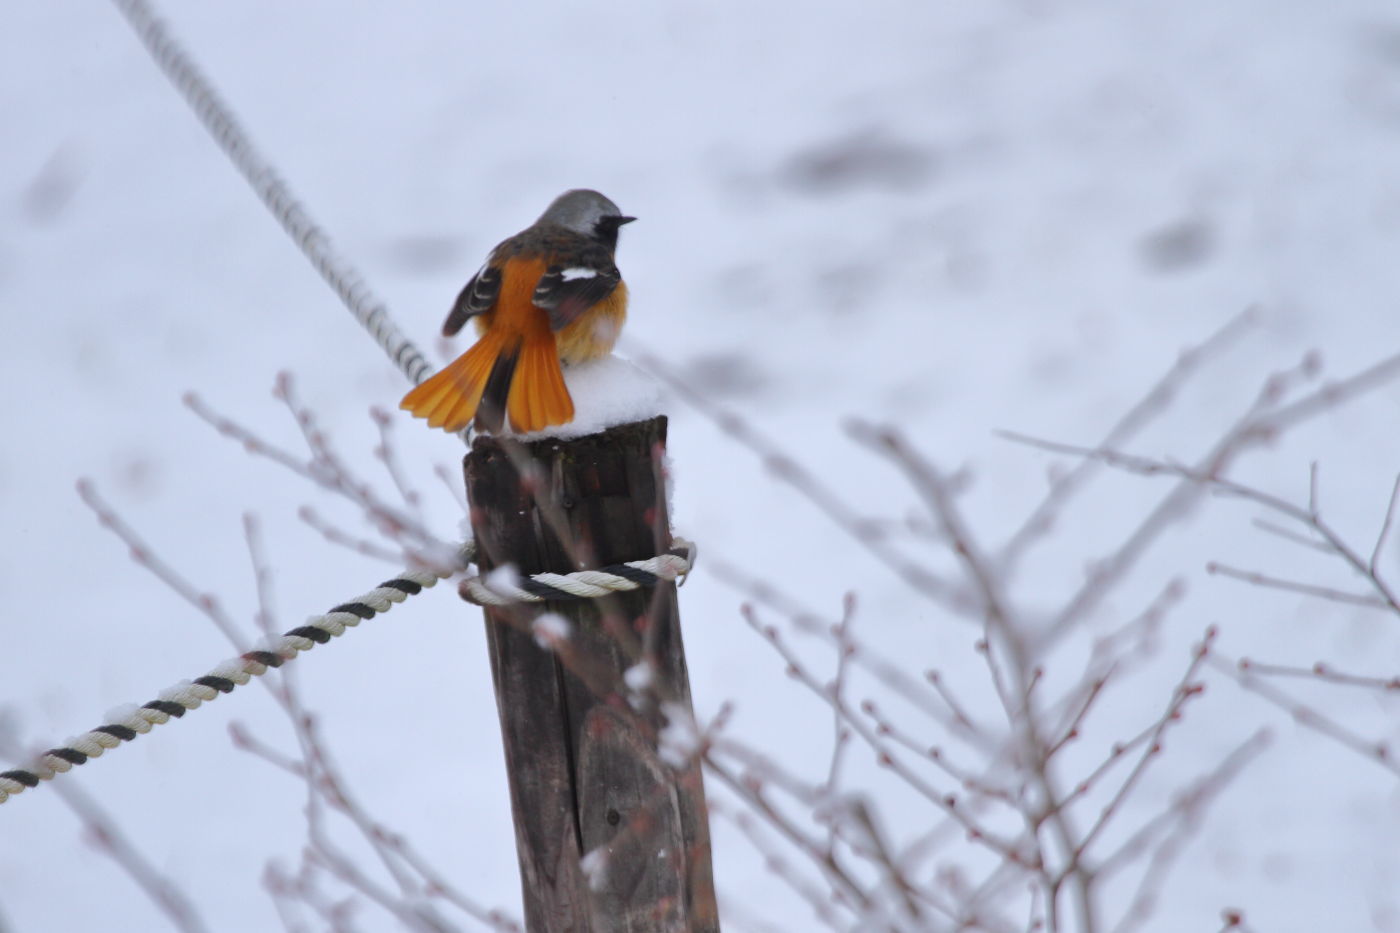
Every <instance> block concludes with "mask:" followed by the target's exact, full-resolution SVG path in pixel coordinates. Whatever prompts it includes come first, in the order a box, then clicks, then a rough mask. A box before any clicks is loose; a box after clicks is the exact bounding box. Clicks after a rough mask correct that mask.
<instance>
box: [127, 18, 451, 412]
mask: <svg viewBox="0 0 1400 933" xmlns="http://www.w3.org/2000/svg"><path fill="white" fill-rule="evenodd" d="M113 2H114V3H115V4H116V5H117V8H118V9H120V10H121V12H122V13H123V15H125V16H126V18H127V21H128V22H130V23H131V27H132V28H133V29H134V30H135V31H136V34H137V36H138V37H139V38H140V39H141V42H142V44H143V45H145V47H146V50H147V51H148V52H149V53H150V55H151V57H152V58H154V59H155V61H156V64H158V65H159V66H160V68H161V70H162V71H164V72H165V76H166V77H167V78H169V79H170V82H171V83H172V84H174V85H175V88H176V90H178V91H179V92H180V93H181V94H182V95H183V96H184V98H185V102H186V103H188V104H189V106H190V108H191V109H192V110H193V111H194V112H195V116H197V117H199V120H200V122H201V123H203V124H204V128H205V129H206V130H208V131H209V135H211V136H213V137H214V141H215V142H216V143H218V145H219V148H220V149H222V150H223V151H224V155H226V156H228V158H229V160H230V161H232V162H233V164H234V166H235V167H236V168H237V169H238V171H239V172H241V173H242V175H243V177H244V178H245V179H246V180H247V182H248V184H249V185H250V186H252V188H253V191H254V192H255V193H256V194H257V195H258V197H259V198H260V199H261V200H262V202H263V204H264V206H266V207H267V209H268V210H269V211H270V212H271V213H272V215H273V216H274V217H276V218H277V222H278V223H280V224H281V225H282V229H283V230H285V231H286V232H287V235H288V236H290V237H291V238H292V239H293V240H294V241H295V242H296V244H297V247H298V248H299V249H300V250H301V252H302V254H303V255H304V256H306V258H307V259H308V260H309V261H310V262H311V264H312V265H313V266H314V267H315V268H316V271H317V272H319V273H320V274H321V278H323V279H325V280H326V283H327V284H328V285H330V286H331V288H332V289H334V290H335V293H336V294H337V295H339V296H340V300H341V302H342V303H344V305H345V307H346V308H348V309H349V310H350V313H351V314H353V315H354V316H355V319H356V320H358V321H359V322H360V324H361V325H363V326H364V328H365V329H366V330H367V331H369V333H370V336H372V337H373V338H374V340H375V343H377V344H379V346H380V348H381V349H382V350H383V351H384V352H385V353H387V354H388V355H389V358H390V359H391V360H393V361H394V364H395V365H396V366H398V368H399V369H400V370H402V372H403V374H404V375H405V376H407V377H408V378H409V379H410V380H411V381H412V382H413V384H414V385H417V384H418V383H420V382H422V381H423V380H424V379H426V378H427V377H428V375H429V374H430V373H432V371H433V366H432V364H431V363H429V362H428V361H427V360H426V359H424V358H423V354H421V353H419V352H418V348H417V347H416V346H414V345H413V343H412V342H411V341H410V340H409V339H408V338H407V337H405V336H404V335H403V333H402V332H400V330H399V329H398V327H397V326H395V324H394V322H393V320H392V319H391V318H390V317H389V309H388V306H386V305H385V304H384V302H383V301H382V300H381V299H380V298H379V297H378V296H377V295H375V294H374V292H373V291H371V290H370V287H369V286H368V285H367V284H365V280H364V277H363V276H361V275H360V274H359V272H357V271H356V270H355V268H354V267H353V266H351V265H350V263H348V262H347V261H345V260H344V259H343V258H342V257H340V256H339V255H337V254H336V252H335V250H334V249H333V248H332V247H331V243H330V238H329V237H327V236H326V234H325V231H323V230H322V229H321V227H320V225H319V224H317V223H316V222H315V221H314V220H312V219H311V217H310V215H308V214H307V212H306V209H305V208H304V207H302V205H301V202H300V201H299V200H297V198H296V197H295V196H294V195H293V194H292V193H291V191H290V190H289V189H288V188H287V185H286V183H285V182H284V181H282V179H281V178H280V177H279V176H278V175H277V172H276V170H275V169H273V167H272V165H271V164H270V163H269V162H268V161H267V160H266V159H265V158H263V156H262V155H261V154H260V153H259V152H258V150H257V149H255V148H254V147H253V143H252V141H251V140H250V139H249V137H248V134H247V132H246V131H244V129H243V127H242V125H240V124H239V122H238V119H237V118H236V117H235V116H234V115H233V111H232V110H231V109H230V108H229V106H228V105H227V104H226V103H225V102H224V100H223V98H221V97H220V96H219V94H218V92H217V91H215V90H214V87H213V85H212V84H211V83H210V82H209V79H208V78H207V77H206V76H205V75H204V73H203V72H202V71H201V70H200V69H199V67H198V66H197V65H196V64H195V63H194V61H193V60H192V59H191V58H190V57H189V56H188V55H187V54H186V53H185V50H184V49H183V48H181V46H180V44H179V43H178V42H176V41H175V40H174V39H172V38H171V36H170V34H169V32H168V31H167V30H166V27H165V23H164V21H163V20H161V18H160V17H159V16H157V15H156V14H155V12H154V11H153V10H152V9H151V6H150V4H148V3H147V2H146V0H113Z"/></svg>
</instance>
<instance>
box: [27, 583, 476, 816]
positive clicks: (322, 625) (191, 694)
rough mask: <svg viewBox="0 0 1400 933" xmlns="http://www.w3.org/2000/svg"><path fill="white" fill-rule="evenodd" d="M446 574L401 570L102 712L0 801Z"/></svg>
mask: <svg viewBox="0 0 1400 933" xmlns="http://www.w3.org/2000/svg"><path fill="white" fill-rule="evenodd" d="M448 575H449V574H445V573H444V574H439V573H435V572H430V571H421V570H406V571H404V572H403V573H401V574H399V575H398V576H397V577H394V578H393V579H392V580H386V581H385V582H384V583H381V584H380V585H379V586H377V587H375V588H374V589H372V590H370V591H369V592H368V593H365V594H364V595H363V596H359V597H357V598H355V599H352V600H350V601H349V602H346V603H341V604H340V605H339V606H336V607H335V608H334V609H332V610H331V611H330V612H327V613H324V614H322V615H317V616H312V617H311V618H309V619H307V620H306V624H305V625H302V626H300V627H298V628H294V629H292V630H291V631H290V632H287V633H285V634H283V635H277V636H274V637H272V638H270V639H267V640H265V641H264V643H263V644H262V645H261V646H260V647H258V648H255V649H253V650H251V651H246V652H244V653H243V654H242V655H240V656H238V657H236V658H229V659H228V660H227V661H224V662H222V663H220V664H217V665H215V666H214V667H213V668H211V669H210V671H209V673H207V674H205V675H204V676H202V677H196V678H195V679H194V680H182V681H180V682H179V683H177V684H174V685H172V686H170V687H167V688H166V689H164V690H162V691H161V692H160V694H159V696H158V698H157V699H155V700H152V701H150V702H149V703H146V704H143V705H141V706H135V705H128V706H125V707H119V708H118V709H116V710H113V711H112V712H111V713H109V714H108V718H107V721H106V723H104V724H103V725H101V726H98V727H97V728H96V729H93V730H91V731H89V732H85V733H83V734H82V735H79V736H76V737H74V738H71V739H69V740H68V741H67V742H65V743H63V744H62V745H60V746H58V747H56V748H51V749H49V750H48V751H47V752H44V753H43V754H41V755H39V756H38V758H37V759H35V760H34V761H33V762H31V763H30V764H29V765H27V766H26V767H24V768H16V769H13V770H9V771H5V772H3V773H0V803H4V802H5V801H6V800H8V799H9V798H10V797H13V796H14V795H16V794H19V793H23V792H24V791H25V790H26V789H28V788H30V787H35V786H37V785H38V784H39V782H41V781H49V780H52V779H53V778H54V776H55V775H58V774H63V773H64V772H66V771H69V770H70V769H72V768H73V766H74V765H80V764H83V763H84V762H86V761H87V760H88V759H89V758H99V757H101V755H102V753H103V752H105V751H106V750H108V749H110V748H116V747H117V746H118V745H121V744H122V743H123V742H129V741H131V740H132V739H134V738H136V736H138V735H145V734H146V733H147V732H150V731H151V727H152V726H159V725H163V724H165V723H167V722H169V721H170V720H171V719H172V718H179V717H181V716H183V715H185V711H186V710H192V709H199V707H200V704H202V703H207V702H209V701H210V700H214V699H217V698H218V696H219V694H221V693H230V692H232V690H233V688H234V687H239V686H242V685H244V684H246V683H247V682H248V681H249V680H250V679H252V678H254V677H260V676H262V675H263V674H265V673H267V671H268V670H269V669H271V668H274V667H281V666H282V664H283V663H284V662H286V661H290V660H291V659H292V658H295V657H296V656H297V655H298V654H300V653H301V652H303V651H310V650H311V649H312V648H314V647H316V646H317V645H318V644H324V643H325V642H328V641H330V640H331V639H332V638H335V637H337V636H339V635H342V634H344V632H345V630H346V629H347V628H353V627H354V626H356V625H359V624H360V622H361V621H362V620H364V619H370V618H373V617H374V616H375V615H378V614H379V613H382V612H388V611H389V610H390V609H392V608H393V607H394V605H395V604H396V603H401V602H403V601H404V600H405V599H407V598H408V597H409V596H412V595H415V594H417V593H419V592H421V591H422V590H424V589H427V588H430V587H432V586H433V585H435V584H436V583H437V581H438V579H439V578H440V577H444V576H448Z"/></svg>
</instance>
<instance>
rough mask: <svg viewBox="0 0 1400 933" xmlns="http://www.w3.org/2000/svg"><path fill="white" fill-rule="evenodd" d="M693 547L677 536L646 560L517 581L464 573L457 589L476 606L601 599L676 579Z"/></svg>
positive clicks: (690, 560) (689, 563)
mask: <svg viewBox="0 0 1400 933" xmlns="http://www.w3.org/2000/svg"><path fill="white" fill-rule="evenodd" d="M695 555H696V548H695V545H694V544H693V543H691V542H690V541H687V540H685V539H684V538H676V539H674V540H673V542H672V546H671V549H670V550H668V551H667V552H666V553H664V554H658V555H657V556H656V557H649V558H647V559H646V560H629V561H627V562H626V563H624V564H613V565H611V566H608V567H600V568H598V569H597V570H579V571H575V572H574V573H567V574H559V573H536V574H531V575H530V576H528V577H525V578H524V579H522V580H520V581H519V582H515V581H509V580H503V579H499V578H495V577H492V576H491V575H487V577H486V578H482V577H467V578H466V579H465V580H463V581H462V582H461V584H460V585H459V587H458V592H459V593H461V594H462V598H463V599H465V600H466V601H467V602H470V603H475V604H476V605H478V606H509V605H512V604H514V603H542V602H545V601H555V602H559V601H570V600H578V599H600V598H602V597H604V596H608V595H611V594H613V593H619V592H627V591H630V590H637V589H641V588H643V587H651V586H655V585H656V584H657V583H659V582H660V581H662V580H675V579H676V578H677V577H684V576H685V575H686V574H688V573H690V568H691V567H693V566H695Z"/></svg>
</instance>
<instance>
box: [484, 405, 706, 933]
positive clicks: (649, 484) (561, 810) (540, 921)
mask: <svg viewBox="0 0 1400 933" xmlns="http://www.w3.org/2000/svg"><path fill="white" fill-rule="evenodd" d="M665 444H666V419H665V418H664V417H659V418H656V419H654V420H651V421H645V422H637V423H635V424H629V425H623V426H621V427H617V428H613V429H612V430H609V431H606V432H604V433H602V434H594V435H590V436H587V437H581V438H577V439H572V440H542V441H535V442H532V443H528V444H522V443H520V442H518V441H512V440H509V439H497V438H492V437H479V438H477V439H476V441H475V442H474V443H473V444H472V449H471V453H469V454H468V455H467V458H466V477H467V496H468V499H469V501H470V502H471V504H472V509H471V521H472V530H473V533H474V534H475V537H476V541H477V547H478V561H479V563H480V566H481V568H482V570H483V571H489V570H491V569H492V568H494V567H499V566H501V565H504V564H513V565H514V566H515V567H516V568H517V569H518V570H519V572H520V573H522V574H532V573H539V572H542V571H552V572H555V573H568V572H571V571H574V570H580V569H585V568H586V567H588V568H591V567H600V566H604V565H607V564H616V563H620V562H622V561H629V560H643V559H646V558H649V557H652V556H654V555H656V554H658V553H661V552H662V551H664V550H665V549H666V548H668V547H670V545H671V533H670V518H669V514H668V511H667V507H666V493H665V479H664V476H663V469H662V463H661V457H662V456H663V455H664V451H665ZM544 612H552V613H556V614H558V615H561V616H563V617H565V618H566V619H567V620H568V621H569V624H570V634H569V637H568V638H567V640H566V641H564V642H562V643H560V644H559V645H558V646H557V648H556V650H553V651H551V650H547V649H546V648H544V647H542V646H541V645H540V644H539V643H537V641H536V639H535V638H534V637H533V636H532V635H531V631H530V623H531V622H532V621H533V620H534V619H535V618H537V617H538V616H539V615H540V614H542V613H544ZM679 623H680V615H679V612H678V610H677V606H676V590H675V585H674V584H671V583H662V584H661V585H660V586H658V587H656V588H654V589H653V590H651V591H647V590H642V591H638V592H634V593H625V594H619V595H617V596H610V597H607V598H605V599H603V600H582V601H576V602H566V603H565V602H561V603H546V604H544V605H543V608H540V607H539V606H538V604H537V605H536V606H533V607H529V608H526V607H523V606H514V607H510V608H506V609H487V610H486V624H487V638H488V641H489V645H490V651H491V673H492V676H493V678H494V681H495V686H496V702H497V704H498V707H499V711H500V717H501V732H502V736H503V738H504V741H505V753H506V767H507V769H508V771H509V781H510V791H511V806H512V810H513V813H514V817H515V835H516V846H517V854H518V856H519V860H520V875H521V884H522V887H523V889H524V903H525V923H526V927H527V929H528V930H529V931H530V933H563V931H570V933H612V931H619V933H621V931H628V933H643V931H645V933H663V931H666V933H669V931H687V933H689V931H697V933H709V931H715V933H717V931H718V930H719V920H718V912H717V909H716V906H715V895H714V884H713V881H712V879H711V871H710V839H709V825H708V817H707V813H706V809H705V795H704V788H703V786H702V784H701V776H700V769H699V766H698V765H692V766H690V767H688V768H686V769H684V770H682V771H680V772H676V771H675V770H673V769H672V768H671V767H670V766H668V765H667V764H665V763H664V762H662V761H661V759H660V758H659V756H658V754H657V751H656V741H657V740H656V736H657V731H658V729H659V728H660V727H661V726H662V725H663V724H664V720H663V717H662V716H661V714H660V712H659V710H658V709H657V708H655V705H654V704H651V703H645V702H644V703H642V704H640V705H641V706H642V708H641V709H634V708H633V705H632V704H630V703H629V701H628V699H627V697H628V695H629V691H628V688H627V687H625V686H624V684H623V680H622V677H623V673H624V672H625V671H627V670H628V669H629V668H632V667H633V666H634V665H636V664H637V663H638V661H639V660H641V658H642V657H645V658H647V659H648V660H649V661H650V663H651V665H652V667H653V669H654V670H655V671H656V675H655V678H654V692H651V693H649V695H650V696H651V697H652V698H658V697H659V698H660V699H662V700H665V701H667V702H679V703H683V704H684V708H685V709H686V710H689V709H690V684H689V678H688V676H687V674H686V666H685V653H684V649H683V647H682V644H681V632H680V625H679ZM633 695H634V696H635V694H633ZM592 852H599V853H602V855H601V857H599V856H594V858H595V859H597V860H598V861H597V862H595V867H597V870H590V871H589V872H587V873H586V872H585V871H584V870H583V868H582V867H581V864H580V862H581V859H582V858H583V856H584V855H585V854H587V853H592Z"/></svg>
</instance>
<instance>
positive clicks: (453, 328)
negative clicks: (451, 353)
mask: <svg viewBox="0 0 1400 933" xmlns="http://www.w3.org/2000/svg"><path fill="white" fill-rule="evenodd" d="M493 255H494V254H493ZM500 294H501V270H500V269H499V268H497V267H496V266H493V265H491V264H490V262H489V261H488V262H487V264H486V265H484V266H482V267H481V271H479V272H477V274H476V275H474V276H472V277H471V281H469V282H468V283H467V284H466V286H465V287H464V288H463V289H462V291H461V293H460V294H458V295H457V300H456V302H454V303H453V305H452V310H451V311H450V312H448V315H447V320H446V321H443V323H442V335H443V336H444V337H451V336H452V335H453V334H455V333H457V331H459V330H461V329H462V326H463V325H464V324H466V323H467V320H468V319H469V318H473V317H476V316H477V315H478V314H485V313H486V312H487V311H490V310H491V307H492V306H493V305H494V304H495V303H496V299H497V298H498V297H499V296H500Z"/></svg>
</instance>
